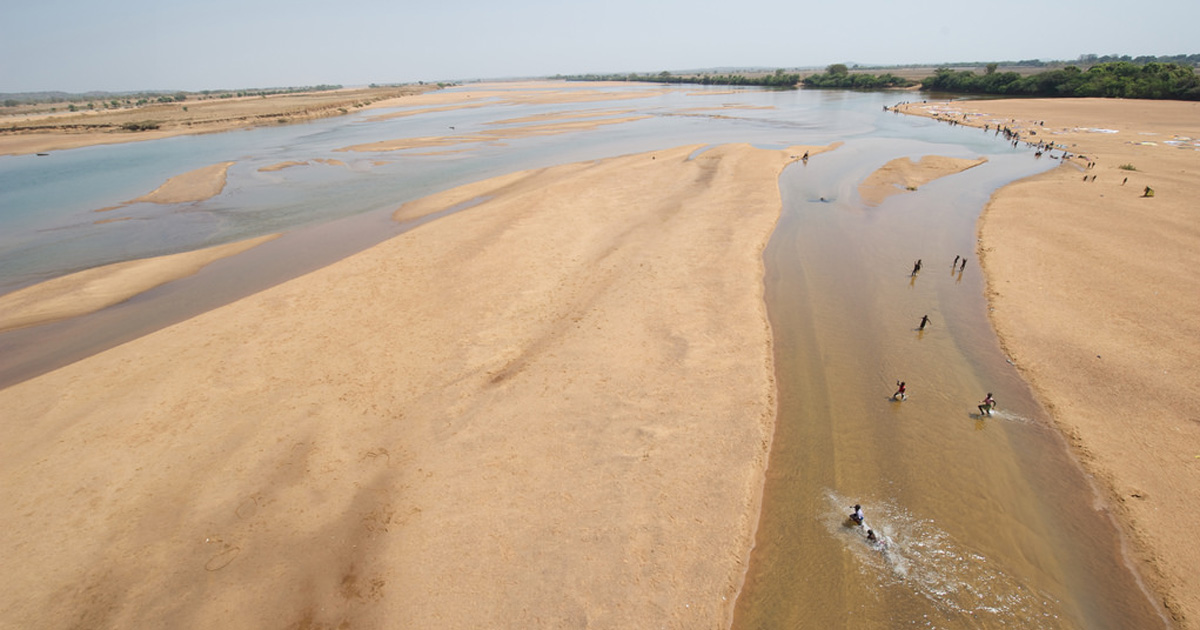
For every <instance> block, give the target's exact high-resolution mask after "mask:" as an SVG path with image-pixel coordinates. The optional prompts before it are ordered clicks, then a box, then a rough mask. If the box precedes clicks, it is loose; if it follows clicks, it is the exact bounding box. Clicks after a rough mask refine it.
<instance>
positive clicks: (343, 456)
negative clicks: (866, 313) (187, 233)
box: [0, 146, 818, 628]
mask: <svg viewBox="0 0 1200 630" xmlns="http://www.w3.org/2000/svg"><path fill="white" fill-rule="evenodd" d="M696 148H697V147H680V148H677V149H672V150H667V151H659V152H655V153H653V154H642V155H632V156H627V157H622V158H614V159H609V160H603V161H599V162H588V163H583V164H571V165H565V166H559V167H553V168H548V169H542V170H539V171H534V172H528V173H517V174H513V175H509V176H505V177H500V178H496V179H493V180H488V181H485V182H480V183H477V184H473V185H470V186H465V187H462V188H459V189H455V190H451V191H448V192H446V193H442V194H439V195H436V196H434V197H430V198H427V199H424V200H421V201H418V202H414V203H411V204H407V205H406V206H405V207H404V208H402V209H401V213H402V215H403V216H420V215H424V214H428V213H431V212H436V211H439V210H441V209H443V208H446V207H450V206H453V205H455V204H457V203H460V202H462V201H465V200H471V199H477V198H487V199H488V201H486V202H484V203H481V204H479V205H477V206H474V207H472V208H470V209H469V210H466V211H463V212H459V213H457V214H453V215H449V216H446V217H443V218H440V219H438V220H437V221H434V222H431V223H428V224H426V225H423V226H421V227H420V228H418V229H416V230H413V231H411V232H408V233H405V234H404V235H402V236H400V237H397V238H395V239H393V240H391V241H388V242H386V243H384V244H382V245H380V246H378V247H376V248H373V249H371V250H368V251H366V252H363V253H361V254H359V255H356V256H353V257H351V258H349V259H346V260H344V261H342V262H340V263H337V264H335V265H333V266H331V267H328V268H325V269H322V270H320V271H318V272H315V273H313V274H310V275H308V276H305V277H302V278H299V279H297V280H294V281H292V282H288V283H286V284H283V285H280V286H278V287H275V288H273V289H270V290H268V291H265V292H263V293H259V294H257V295H254V296H252V297H250V298H247V299H244V300H242V301H239V302H236V303H234V304H231V305H228V306H226V307H223V308H220V309H218V310H215V311H211V312H209V313H207V314H205V315H202V316H200V317H197V318H194V319H192V320H188V321H186V322H183V323H181V324H178V325H175V326H172V327H170V328H167V329H164V330H161V331H158V332H156V333H153V334H151V335H148V336H146V337H143V338H140V339H138V340H136V341H133V342H130V343H127V344H125V345H122V346H119V347H117V348H114V349H112V350H109V351H106V352H104V353H101V354H98V355H95V356H93V357H90V358H88V359H85V360H83V361H80V362H77V363H75V364H72V365H70V366H68V367H66V368H63V369H60V370H57V371H55V372H52V373H49V374H45V375H43V376H41V377H37V378H34V379H31V380H29V381H26V382H23V383H20V384H18V385H16V386H13V387H10V388H8V389H5V390H2V391H0V407H2V408H4V409H5V410H6V413H5V422H7V423H16V425H19V426H20V427H21V430H20V431H17V430H15V429H13V430H10V431H7V434H8V435H9V438H7V439H6V440H4V441H3V442H2V443H0V480H2V483H0V506H3V507H2V509H0V549H3V552H4V557H5V563H6V569H7V570H6V571H5V572H4V573H3V574H2V575H0V583H2V584H3V588H0V609H3V610H5V611H6V613H5V619H6V620H7V622H10V623H12V624H13V625H14V627H30V626H38V627H47V628H57V627H70V626H77V625H86V626H92V627H97V626H127V627H179V626H209V625H222V626H232V627H262V626H264V625H283V626H289V625H291V626H301V627H309V626H312V627H315V626H329V627H338V626H340V625H344V624H350V625H352V626H358V625H364V626H378V625H380V624H382V623H384V622H385V621H387V620H390V621H394V620H396V619H403V620H405V621H406V625H411V626H413V627H442V628H456V627H513V626H521V627H529V626H542V627H552V626H560V625H586V624H593V625H600V626H607V627H635V626H647V625H669V626H673V627H690V628H717V627H724V626H725V625H726V624H727V623H728V621H729V618H730V615H731V613H732V606H733V601H734V595H735V593H736V591H737V588H738V585H739V584H740V580H741V579H742V575H743V572H744V570H745V566H746V562H747V559H748V553H749V548H750V544H751V541H752V536H753V530H754V524H755V520H756V519H757V514H758V508H759V505H758V503H759V500H760V498H759V492H760V490H761V482H762V474H763V468H764V466H765V462H766V456H767V452H768V448H769V444H770V438H771V434H772V427H773V419H774V404H775V403H774V386H773V370H772V354H771V337H770V330H769V327H768V324H767V320H766V313H765V305H764V303H763V299H762V283H761V278H762V273H763V269H762V264H763V263H762V256H761V253H762V249H763V247H764V246H765V244H766V241H767V239H768V238H769V236H770V233H771V230H772V228H773V226H774V223H775V220H776V218H777V216H778V213H779V209H780V208H779V206H780V200H779V192H778V186H777V181H776V180H777V177H778V174H779V172H780V171H781V169H782V168H783V167H784V166H785V165H786V164H787V163H788V162H789V161H791V160H794V159H795V158H794V156H795V155H797V154H798V153H799V152H801V151H803V150H804V149H808V150H810V151H811V152H812V153H813V154H814V155H815V154H816V153H817V152H818V149H817V148H815V147H799V148H793V149H790V150H788V151H763V150H757V149H753V148H750V147H748V146H724V147H718V148H714V149H711V150H708V151H706V152H704V153H703V154H701V155H700V156H699V157H697V158H696V159H692V160H689V159H687V158H688V156H689V155H690V154H691V153H692V152H693V151H694V150H695V149H696ZM635 173H636V176H634V174H635ZM531 244H536V246H531ZM11 428H12V427H10V429H11Z"/></svg>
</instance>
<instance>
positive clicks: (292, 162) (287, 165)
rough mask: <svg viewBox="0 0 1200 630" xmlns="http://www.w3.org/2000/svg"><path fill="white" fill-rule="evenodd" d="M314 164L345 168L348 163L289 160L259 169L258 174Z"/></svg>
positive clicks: (326, 160)
mask: <svg viewBox="0 0 1200 630" xmlns="http://www.w3.org/2000/svg"><path fill="white" fill-rule="evenodd" d="M313 163H316V164H324V165H326V166H345V165H346V163H345V162H343V161H341V160H330V159H327V158H315V159H312V160H288V161H286V162H279V163H276V164H270V165H267V166H263V167H261V168H259V169H258V172H260V173H272V172H275V171H282V170H283V169H285V168H292V167H295V166H308V165H310V164H313Z"/></svg>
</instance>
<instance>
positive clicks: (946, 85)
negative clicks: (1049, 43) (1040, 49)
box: [921, 61, 1200, 101]
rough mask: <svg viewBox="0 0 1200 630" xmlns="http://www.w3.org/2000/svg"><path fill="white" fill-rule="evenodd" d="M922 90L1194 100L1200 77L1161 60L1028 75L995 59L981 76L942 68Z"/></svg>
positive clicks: (1199, 94) (1198, 94) (1199, 96)
mask: <svg viewBox="0 0 1200 630" xmlns="http://www.w3.org/2000/svg"><path fill="white" fill-rule="evenodd" d="M921 89H922V90H926V91H931V92H951V93H959V94H998V95H1007V96H1041V97H1086V96H1096V97H1108V98H1145V99H1177V100H1189V101H1195V100H1200V76H1197V75H1196V71H1195V70H1194V69H1193V68H1191V67H1187V66H1181V65H1178V64H1174V63H1159V62H1157V61H1154V62H1150V63H1146V64H1137V63H1134V62H1130V61H1117V62H1109V63H1100V64H1096V65H1094V66H1092V67H1091V68H1088V69H1087V71H1083V70H1080V69H1079V68H1078V67H1076V66H1067V67H1065V68H1063V69H1061V70H1048V71H1046V72H1039V73H1037V74H1032V75H1029V76H1026V77H1022V76H1021V75H1019V74H1017V73H1016V72H996V66H995V64H989V65H988V67H987V70H986V71H985V72H984V74H982V75H979V74H975V73H974V72H970V71H965V70H959V71H955V70H951V69H949V68H938V69H937V71H936V72H935V73H934V74H933V76H930V77H927V78H926V79H925V80H924V81H922V82H921Z"/></svg>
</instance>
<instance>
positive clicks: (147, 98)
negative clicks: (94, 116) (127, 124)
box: [0, 85, 342, 111]
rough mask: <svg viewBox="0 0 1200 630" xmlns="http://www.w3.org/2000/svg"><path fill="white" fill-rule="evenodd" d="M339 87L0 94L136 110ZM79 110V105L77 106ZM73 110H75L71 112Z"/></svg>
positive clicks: (9, 101)
mask: <svg viewBox="0 0 1200 630" xmlns="http://www.w3.org/2000/svg"><path fill="white" fill-rule="evenodd" d="M340 89H342V86H340V85H313V86H306V87H286V88H263V89H258V88H256V89H247V90H201V91H199V92H182V91H180V92H160V91H154V92H84V93H81V94H71V93H68V92H25V93H19V94H0V97H2V98H3V99H4V100H3V103H4V106H5V107H16V106H18V105H37V104H41V103H86V104H87V108H88V109H96V108H97V107H101V108H104V109H109V108H114V109H115V108H117V107H121V106H125V107H135V106H141V105H146V104H149V103H182V102H184V101H186V100H188V99H189V98H197V97H198V98H200V99H201V100H202V99H207V98H233V97H235V96H273V95H276V94H297V93H303V92H326V91H330V90H340ZM76 109H78V106H77V107H76ZM71 111H75V110H71Z"/></svg>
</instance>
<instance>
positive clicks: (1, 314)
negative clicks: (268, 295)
mask: <svg viewBox="0 0 1200 630" xmlns="http://www.w3.org/2000/svg"><path fill="white" fill-rule="evenodd" d="M278 236H279V235H278V234H269V235H267V236H260V237H258V238H252V239H246V240H244V241H238V242H236V243H226V244H225V245H217V246H215V247H206V248H204V249H198V250H195V251H190V252H182V253H179V254H172V255H170V256H159V257H155V258H146V259H141V260H130V261H126V262H119V263H114V264H111V265H104V266H101V267H95V268H93V269H86V270H84V271H80V272H77V273H73V274H69V275H66V276H61V277H58V278H54V279H53V280H47V281H45V282H41V283H38V284H35V285H33V286H30V287H26V288H24V289H20V290H17V291H13V292H12V293H7V294H5V295H0V332H2V331H5V330H13V329H16V328H23V327H25V326H35V325H38V324H45V323H47V322H53V321H57V320H60V319H66V318H68V317H75V316H77V315H83V314H85V313H92V312H95V311H98V310H100V309H102V308H104V307H106V306H111V305H113V304H117V303H120V302H124V301H125V300H128V299H129V298H131V297H133V296H135V295H137V294H139V293H141V292H143V291H148V290H150V289H153V288H154V287H156V286H158V285H160V284H164V283H166V282H170V281H172V280H177V279H179V278H182V277H185V276H189V275H191V274H193V273H196V272H197V271H199V270H200V269H202V268H203V267H204V266H205V265H207V264H209V263H211V262H213V261H214V260H219V259H221V258H225V257H227V256H233V255H235V254H239V253H241V252H244V251H246V250H248V249H250V248H251V247H254V246H256V245H260V244H262V243H265V242H267V241H269V240H271V239H274V238H276V237H278Z"/></svg>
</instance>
